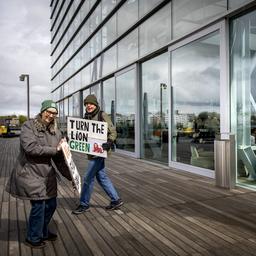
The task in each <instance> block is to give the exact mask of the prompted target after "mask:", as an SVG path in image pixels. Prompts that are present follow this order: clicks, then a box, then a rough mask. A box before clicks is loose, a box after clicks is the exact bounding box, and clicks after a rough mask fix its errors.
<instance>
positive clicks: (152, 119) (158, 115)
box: [141, 52, 169, 164]
mask: <svg viewBox="0 0 256 256" xmlns="http://www.w3.org/2000/svg"><path fill="white" fill-rule="evenodd" d="M168 56H169V55H168V53H167V52H166V53H163V54H161V55H160V56H158V57H156V58H153V59H151V60H149V61H146V62H144V63H142V67H141V69H142V72H141V75H142V83H141V84H142V97H141V110H142V150H141V152H142V155H141V156H142V158H145V159H151V160H154V161H158V162H163V163H166V164H167V163H168V137H169V135H168V88H167V85H168V84H169V83H168Z"/></svg>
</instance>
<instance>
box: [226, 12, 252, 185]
mask: <svg viewBox="0 0 256 256" xmlns="http://www.w3.org/2000/svg"><path fill="white" fill-rule="evenodd" d="M255 26H256V12H255V11H254V12H251V13H248V14H246V15H243V16H241V17H239V18H237V19H234V20H233V21H232V23H231V29H230V31H231V45H232V47H231V88H232V99H233V103H234V105H233V108H232V124H233V127H232V128H233V131H234V133H236V134H237V137H236V141H237V175H238V181H239V182H240V183H249V184H250V185H254V186H255V184H256V182H255V181H256V143H255V142H256V141H255V138H256V87H255V83H256V64H255V63H256V62H255V59H256V47H255V36H256V32H255Z"/></svg>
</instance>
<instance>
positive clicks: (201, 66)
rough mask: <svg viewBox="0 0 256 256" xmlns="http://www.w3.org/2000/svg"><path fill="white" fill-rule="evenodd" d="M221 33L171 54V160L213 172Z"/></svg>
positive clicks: (217, 126) (217, 115)
mask: <svg viewBox="0 0 256 256" xmlns="http://www.w3.org/2000/svg"><path fill="white" fill-rule="evenodd" d="M219 41H220V39H219V33H218V32H216V33H213V34H211V35H209V36H207V37H204V38H203V39H200V40H197V41H195V42H193V43H191V44H189V45H186V46H183V47H181V48H179V49H177V50H175V51H173V52H172V55H171V62H172V83H173V84H172V85H173V95H172V104H173V105H172V116H173V127H172V160H173V161H177V162H181V163H185V164H191V165H194V166H199V167H203V168H207V169H212V170H213V169H214V138H215V136H216V134H217V133H219V131H220V102H219V91H220V88H219V84H220V58H219V48H220V47H219Z"/></svg>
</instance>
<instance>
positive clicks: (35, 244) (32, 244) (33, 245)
mask: <svg viewBox="0 0 256 256" xmlns="http://www.w3.org/2000/svg"><path fill="white" fill-rule="evenodd" d="M25 245H27V246H29V247H31V248H34V249H40V248H43V247H45V245H46V244H45V242H44V241H42V240H41V241H39V242H32V241H29V240H28V239H27V238H26V240H25Z"/></svg>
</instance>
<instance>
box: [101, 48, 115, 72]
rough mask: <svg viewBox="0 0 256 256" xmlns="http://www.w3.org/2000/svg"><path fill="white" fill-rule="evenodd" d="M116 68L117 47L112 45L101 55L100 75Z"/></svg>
mask: <svg viewBox="0 0 256 256" xmlns="http://www.w3.org/2000/svg"><path fill="white" fill-rule="evenodd" d="M116 68H117V46H116V45H114V46H113V47H111V48H110V49H108V50H107V51H106V52H104V53H103V55H102V69H103V70H102V75H103V76H105V75H106V74H108V73H111V72H113V71H114V70H116Z"/></svg>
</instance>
